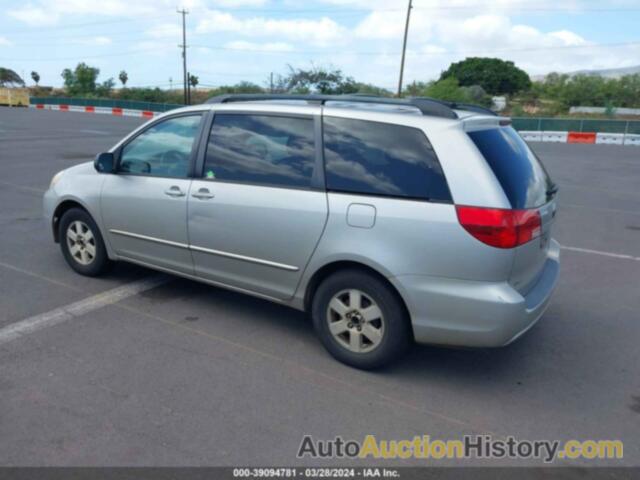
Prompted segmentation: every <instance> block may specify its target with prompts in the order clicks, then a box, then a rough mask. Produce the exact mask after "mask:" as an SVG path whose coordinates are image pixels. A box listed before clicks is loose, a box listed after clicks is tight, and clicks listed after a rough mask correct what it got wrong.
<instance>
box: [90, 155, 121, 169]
mask: <svg viewBox="0 0 640 480" xmlns="http://www.w3.org/2000/svg"><path fill="white" fill-rule="evenodd" d="M93 166H94V167H95V169H96V171H97V172H98V173H113V172H114V171H115V168H116V159H115V156H114V155H113V153H110V152H105V153H99V154H98V155H97V156H96V159H95V160H94V162H93Z"/></svg>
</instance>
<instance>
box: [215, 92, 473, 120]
mask: <svg viewBox="0 0 640 480" xmlns="http://www.w3.org/2000/svg"><path fill="white" fill-rule="evenodd" d="M265 100H301V101H306V102H311V103H317V104H319V105H324V104H325V103H326V102H350V103H371V104H382V105H396V106H403V107H415V108H417V109H418V110H420V112H421V113H422V114H423V115H427V116H431V117H442V118H451V119H454V118H458V115H456V112H454V111H453V108H454V107H452V106H451V105H449V104H448V103H447V102H443V101H440V100H434V99H432V98H426V97H415V98H407V99H397V98H386V97H373V96H371V97H370V96H365V95H293V94H282V93H276V94H253V93H240V94H229V95H219V96H217V97H213V98H210V99H209V100H207V103H231V102H252V101H265ZM479 108H481V107H479Z"/></svg>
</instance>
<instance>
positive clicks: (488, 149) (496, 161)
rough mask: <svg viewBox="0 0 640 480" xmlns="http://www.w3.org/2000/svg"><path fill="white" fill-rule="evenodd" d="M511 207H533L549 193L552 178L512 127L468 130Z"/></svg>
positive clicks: (543, 202) (542, 202)
mask: <svg viewBox="0 0 640 480" xmlns="http://www.w3.org/2000/svg"><path fill="white" fill-rule="evenodd" d="M469 137H471V140H473V143H475V145H476V147H478V150H480V152H481V153H482V155H483V156H484V158H485V159H486V160H487V163H488V164H489V166H490V167H491V170H493V173H494V174H495V176H496V177H497V179H498V181H499V182H500V185H502V189H503V190H504V193H505V194H506V196H507V198H508V199H509V202H510V203H511V207H512V208H518V209H519V208H536V207H540V206H542V205H544V204H545V203H546V202H547V201H548V200H550V197H551V195H552V194H551V190H552V189H553V182H552V181H551V179H550V178H549V175H548V174H547V172H546V170H545V169H544V167H543V166H542V163H540V160H538V158H537V157H536V156H535V154H534V153H533V152H532V151H531V149H530V148H529V146H528V145H527V144H526V143H525V141H524V140H522V138H521V137H520V135H518V133H517V132H516V131H515V130H514V129H513V128H511V127H499V128H491V129H487V130H478V131H475V132H469Z"/></svg>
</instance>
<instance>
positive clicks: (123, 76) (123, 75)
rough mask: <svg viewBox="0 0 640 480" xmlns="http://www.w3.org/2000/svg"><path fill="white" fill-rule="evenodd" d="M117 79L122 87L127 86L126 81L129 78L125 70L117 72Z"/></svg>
mask: <svg viewBox="0 0 640 480" xmlns="http://www.w3.org/2000/svg"><path fill="white" fill-rule="evenodd" d="M118 79H119V80H120V83H122V87H123V88H124V87H126V86H127V81H128V80H129V75H128V74H127V72H125V71H124V70H122V71H120V73H119V74H118Z"/></svg>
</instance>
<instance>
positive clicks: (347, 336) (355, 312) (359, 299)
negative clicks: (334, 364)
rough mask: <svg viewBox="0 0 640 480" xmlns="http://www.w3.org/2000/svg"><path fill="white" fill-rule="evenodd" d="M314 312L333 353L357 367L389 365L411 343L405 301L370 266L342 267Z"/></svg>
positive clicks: (319, 331)
mask: <svg viewBox="0 0 640 480" xmlns="http://www.w3.org/2000/svg"><path fill="white" fill-rule="evenodd" d="M312 317H313V324H314V327H315V330H316V332H317V334H318V336H319V337H320V340H321V341H322V343H323V345H324V346H325V348H326V349H327V350H328V351H329V353H331V355H333V356H334V357H335V358H337V359H338V360H340V361H341V362H343V363H346V364H347V365H351V366H353V367H356V368H361V369H373V368H378V367H381V366H384V365H386V364H388V363H390V362H392V361H394V360H396V359H397V358H398V357H400V356H401V355H402V354H403V353H404V352H405V351H406V350H407V348H408V347H409V344H410V339H411V331H410V327H409V321H408V318H407V314H406V310H405V308H404V305H403V304H402V301H401V300H400V299H399V298H398V295H397V294H396V292H395V291H393V290H392V289H391V287H390V286H389V285H387V284H386V283H385V282H384V281H382V280H381V279H379V278H378V277H376V276H374V275H371V274H369V273H366V272H364V271H359V270H345V271H340V272H337V273H335V274H333V275H331V276H330V277H328V278H327V279H326V280H324V281H323V282H322V283H321V284H320V286H319V287H318V290H317V291H316V293H315V295H314V297H313V302H312Z"/></svg>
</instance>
